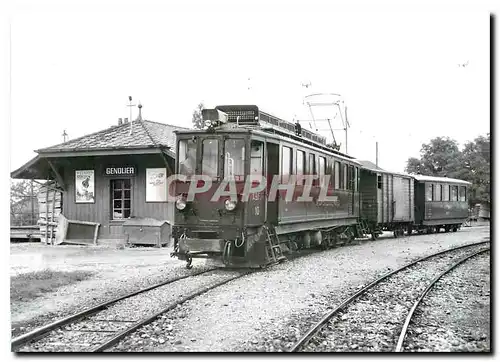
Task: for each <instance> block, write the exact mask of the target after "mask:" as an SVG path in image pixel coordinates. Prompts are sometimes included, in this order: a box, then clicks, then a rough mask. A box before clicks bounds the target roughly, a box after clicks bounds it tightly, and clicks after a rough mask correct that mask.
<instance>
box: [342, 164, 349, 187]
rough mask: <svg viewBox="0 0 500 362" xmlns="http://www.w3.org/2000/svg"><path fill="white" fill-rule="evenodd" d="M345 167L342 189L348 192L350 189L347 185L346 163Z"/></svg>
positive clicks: (343, 168) (343, 169)
mask: <svg viewBox="0 0 500 362" xmlns="http://www.w3.org/2000/svg"><path fill="white" fill-rule="evenodd" d="M343 166H344V167H342V179H343V183H342V188H343V189H344V190H347V189H348V184H347V165H346V164H345V163H344V164H343Z"/></svg>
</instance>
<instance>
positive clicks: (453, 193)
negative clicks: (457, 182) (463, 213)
mask: <svg viewBox="0 0 500 362" xmlns="http://www.w3.org/2000/svg"><path fill="white" fill-rule="evenodd" d="M451 201H458V186H451Z"/></svg>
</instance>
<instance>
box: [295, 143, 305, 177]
mask: <svg viewBox="0 0 500 362" xmlns="http://www.w3.org/2000/svg"><path fill="white" fill-rule="evenodd" d="M296 161H297V165H296V167H297V183H298V184H301V185H302V183H303V181H302V180H303V179H304V172H305V168H306V154H305V152H304V151H299V150H297V158H296Z"/></svg>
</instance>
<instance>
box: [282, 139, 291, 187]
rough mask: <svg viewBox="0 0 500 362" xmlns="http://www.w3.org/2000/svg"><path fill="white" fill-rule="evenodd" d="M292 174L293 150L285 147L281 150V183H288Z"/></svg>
mask: <svg viewBox="0 0 500 362" xmlns="http://www.w3.org/2000/svg"><path fill="white" fill-rule="evenodd" d="M291 173H292V149H291V148H290V147H284V146H283V148H282V150H281V182H284V183H287V182H288V180H289V178H290V175H291Z"/></svg>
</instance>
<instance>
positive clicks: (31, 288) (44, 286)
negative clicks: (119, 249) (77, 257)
mask: <svg viewBox="0 0 500 362" xmlns="http://www.w3.org/2000/svg"><path fill="white" fill-rule="evenodd" d="M92 275H93V273H91V272H87V271H71V272H63V271H54V270H50V269H45V270H41V271H36V272H29V273H24V274H19V275H16V276H14V277H11V279H10V302H11V303H15V302H21V301H27V300H30V299H34V298H37V297H40V296H42V295H43V294H45V293H50V292H53V291H55V290H57V289H58V288H60V287H62V286H65V285H69V284H74V283H78V282H80V281H82V280H85V279H88V278H90V277H91V276H92Z"/></svg>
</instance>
